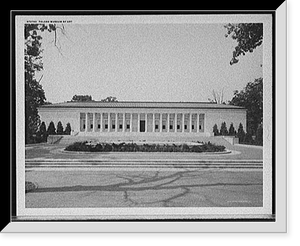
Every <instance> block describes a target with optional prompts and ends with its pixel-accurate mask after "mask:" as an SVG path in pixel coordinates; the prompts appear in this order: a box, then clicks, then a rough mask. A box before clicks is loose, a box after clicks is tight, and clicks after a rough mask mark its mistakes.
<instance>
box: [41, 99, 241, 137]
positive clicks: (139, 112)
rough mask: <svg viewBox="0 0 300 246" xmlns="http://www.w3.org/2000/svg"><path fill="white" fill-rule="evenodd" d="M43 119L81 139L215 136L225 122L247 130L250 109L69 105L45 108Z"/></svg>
mask: <svg viewBox="0 0 300 246" xmlns="http://www.w3.org/2000/svg"><path fill="white" fill-rule="evenodd" d="M39 115H40V119H41V122H42V121H44V122H45V123H46V126H47V127H48V125H49V123H50V122H51V121H53V122H54V124H55V126H56V125H57V123H58V121H61V122H62V124H63V126H64V127H65V126H66V124H67V123H70V124H71V128H72V134H73V135H81V136H89V135H92V136H101V135H102V136H103V135H106V136H107V135H114V136H115V135H120V136H122V135H123V136H130V135H132V136H133V135H144V136H146V135H148V136H153V135H172V136H181V135H182V136H183V135H186V136H192V135H195V136H196V135H197V136H212V135H213V132H212V130H213V126H214V124H217V125H218V128H219V129H220V126H221V123H222V122H226V125H227V128H229V125H230V124H231V123H233V125H234V127H235V129H236V130H237V129H238V126H239V124H240V123H242V124H243V126H244V129H246V109H244V108H241V107H236V106H231V105H223V104H222V105H218V104H213V103H183V102H180V103H179V102H178V103H163V102H113V103H112V102H111V103H105V102H95V101H92V102H80V103H79V102H66V103H58V104H50V105H45V106H42V107H40V108H39Z"/></svg>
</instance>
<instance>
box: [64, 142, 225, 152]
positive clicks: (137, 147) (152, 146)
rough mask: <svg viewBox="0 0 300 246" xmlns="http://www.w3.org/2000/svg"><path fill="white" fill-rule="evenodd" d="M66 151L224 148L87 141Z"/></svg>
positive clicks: (217, 150)
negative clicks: (93, 142) (94, 142)
mask: <svg viewBox="0 0 300 246" xmlns="http://www.w3.org/2000/svg"><path fill="white" fill-rule="evenodd" d="M65 150H67V151H87V152H111V151H113V152H137V151H139V152H220V151H224V150H225V147H224V146H221V145H215V144H212V143H210V142H208V143H204V144H203V145H191V146H189V145H187V144H181V145H175V144H172V145H168V144H164V145H159V144H143V145H138V144H136V143H129V144H125V143H120V144H116V143H112V144H109V143H102V144H101V143H96V144H91V143H89V142H87V141H85V142H76V143H73V144H71V145H69V146H67V147H66V148H65Z"/></svg>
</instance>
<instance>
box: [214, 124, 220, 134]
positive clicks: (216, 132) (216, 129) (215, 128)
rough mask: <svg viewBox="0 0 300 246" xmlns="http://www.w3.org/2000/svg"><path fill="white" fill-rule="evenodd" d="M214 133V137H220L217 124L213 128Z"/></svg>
mask: <svg viewBox="0 0 300 246" xmlns="http://www.w3.org/2000/svg"><path fill="white" fill-rule="evenodd" d="M213 133H214V136H218V135H220V133H219V130H218V126H217V124H215V125H214V127H213Z"/></svg>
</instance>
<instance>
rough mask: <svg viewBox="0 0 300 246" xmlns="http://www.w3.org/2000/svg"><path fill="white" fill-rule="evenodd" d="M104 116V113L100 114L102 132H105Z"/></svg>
mask: <svg viewBox="0 0 300 246" xmlns="http://www.w3.org/2000/svg"><path fill="white" fill-rule="evenodd" d="M103 114H104V113H100V132H103V129H104V120H103V118H104V117H103Z"/></svg>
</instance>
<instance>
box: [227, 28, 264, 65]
mask: <svg viewBox="0 0 300 246" xmlns="http://www.w3.org/2000/svg"><path fill="white" fill-rule="evenodd" d="M224 27H225V28H226V29H227V34H225V37H231V38H232V39H234V40H236V41H237V46H236V47H235V49H234V51H233V52H232V59H231V61H230V65H233V64H235V63H237V62H238V61H239V60H238V57H239V56H240V55H245V54H246V53H247V52H253V50H254V49H255V48H256V47H258V46H260V45H261V44H262V42H263V24H262V23H238V24H233V23H229V24H227V25H225V26H224Z"/></svg>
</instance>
